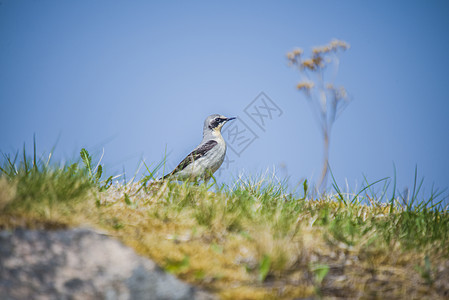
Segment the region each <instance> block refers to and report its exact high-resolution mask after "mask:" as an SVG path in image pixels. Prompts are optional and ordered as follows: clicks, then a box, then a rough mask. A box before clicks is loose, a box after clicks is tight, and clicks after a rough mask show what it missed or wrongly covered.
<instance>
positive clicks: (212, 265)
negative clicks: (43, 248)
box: [0, 151, 449, 299]
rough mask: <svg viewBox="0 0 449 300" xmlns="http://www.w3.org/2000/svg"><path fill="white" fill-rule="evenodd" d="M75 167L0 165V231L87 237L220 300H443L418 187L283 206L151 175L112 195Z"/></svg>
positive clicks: (270, 190)
mask: <svg viewBox="0 0 449 300" xmlns="http://www.w3.org/2000/svg"><path fill="white" fill-rule="evenodd" d="M81 156H82V161H81V162H79V163H73V164H68V165H57V164H51V163H50V162H49V161H47V160H44V159H38V158H37V157H36V154H35V153H34V154H33V157H27V156H26V154H23V155H20V157H19V155H15V156H8V155H3V158H2V163H1V164H0V166H1V170H0V172H1V175H0V228H1V229H13V228H15V227H28V228H47V229H57V228H64V227H71V226H91V227H94V228H97V229H98V230H100V231H103V232H106V233H108V234H109V235H111V236H114V237H116V238H118V239H120V240H121V241H123V242H124V243H125V244H127V245H129V246H130V247H132V248H134V249H135V250H136V251H137V252H138V253H140V254H141V255H143V256H147V257H149V258H151V259H153V260H154V261H156V262H157V263H158V264H159V265H160V266H162V267H163V268H164V269H165V270H167V271H168V272H171V273H173V274H175V275H176V276H178V277H179V278H181V279H183V280H185V281H187V282H190V283H192V284H195V285H198V286H201V287H203V288H204V289H206V290H209V291H211V292H213V293H215V294H217V295H219V296H220V297H221V298H223V299H292V298H306V297H317V298H319V297H323V298H333V297H343V298H366V299H371V298H383V299H385V298H416V299H438V298H441V299H443V298H447V297H449V239H448V237H449V215H448V211H447V209H446V208H444V207H443V206H442V205H441V204H438V199H439V196H441V194H440V193H433V194H432V195H431V196H430V198H429V199H419V197H418V190H419V186H420V185H419V183H418V184H415V188H414V191H413V193H412V196H411V197H410V200H409V201H408V202H407V203H404V201H403V199H401V197H398V196H397V195H395V194H394V193H393V195H391V196H390V197H389V198H386V195H385V194H384V193H380V196H378V195H377V194H376V193H375V192H372V191H371V189H372V188H373V187H372V186H368V187H367V188H366V189H363V190H361V191H360V192H359V193H358V194H357V195H356V194H352V195H350V194H343V193H342V192H341V191H340V190H339V188H338V187H337V186H334V191H335V192H334V193H329V194H326V195H320V196H312V195H311V194H310V193H309V191H308V186H307V182H305V183H304V184H303V190H302V191H301V192H300V193H294V194H291V193H289V192H288V189H287V187H286V186H285V184H284V183H282V182H279V181H278V180H276V179H275V178H263V177H262V178H256V179H251V178H245V179H238V180H236V181H235V183H234V186H219V185H217V184H210V185H205V184H201V185H193V184H187V183H177V182H167V181H164V182H158V183H154V182H152V180H151V177H152V174H153V173H154V172H155V171H156V170H157V167H156V168H155V169H153V170H148V173H149V175H148V176H146V177H144V178H142V180H140V181H137V180H135V181H134V182H131V183H128V184H123V183H122V184H119V183H116V184H113V185H111V182H112V181H111V180H112V178H108V179H107V180H104V179H103V178H102V174H101V173H102V170H101V166H100V165H98V166H94V164H93V163H92V159H91V158H90V156H89V154H88V153H87V151H84V152H82V153H81ZM385 199H387V201H385ZM381 200H382V201H381Z"/></svg>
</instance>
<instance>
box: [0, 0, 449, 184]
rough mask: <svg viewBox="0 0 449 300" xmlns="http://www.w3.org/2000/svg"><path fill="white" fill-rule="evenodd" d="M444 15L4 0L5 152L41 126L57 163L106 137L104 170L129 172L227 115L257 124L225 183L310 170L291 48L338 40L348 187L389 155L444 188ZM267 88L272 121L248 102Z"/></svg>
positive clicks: (173, 157) (232, 4)
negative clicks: (257, 115)
mask: <svg viewBox="0 0 449 300" xmlns="http://www.w3.org/2000/svg"><path fill="white" fill-rule="evenodd" d="M448 16H449V5H448V4H447V2H446V1H427V2H424V1H363V2H362V1H244V2H242V1H227V2H218V1H195V2H186V1H164V2H162V1H161V2H151V1H24V0H23V1H22V0H20V1H13V0H3V1H1V5H0V101H1V115H2V127H1V131H0V151H2V152H3V153H11V152H15V151H17V150H19V149H21V148H22V146H23V143H24V142H25V143H27V145H28V146H29V147H30V148H31V145H32V140H33V134H35V135H36V140H37V146H38V152H40V153H43V152H46V153H48V152H49V151H50V150H51V148H52V147H53V146H54V145H55V143H57V146H56V150H55V156H56V159H57V160H59V159H62V160H64V159H65V160H70V159H73V158H75V157H77V155H78V153H79V150H80V149H81V148H82V147H85V148H87V149H88V150H89V151H90V152H92V153H95V154H96V155H99V154H101V152H102V149H103V148H104V153H105V154H104V157H103V161H102V162H103V163H104V164H105V167H106V169H107V170H109V172H111V173H115V174H117V173H120V172H122V170H123V169H125V170H126V173H127V177H128V178H129V177H132V176H133V175H134V172H135V171H136V169H137V166H138V165H139V162H140V161H142V159H145V161H146V162H147V163H157V162H159V161H160V160H161V159H162V158H163V156H164V152H165V149H167V153H168V157H167V166H169V167H170V166H175V165H176V164H177V163H178V162H179V161H180V160H182V159H183V158H184V156H185V155H186V154H188V153H189V151H190V150H192V149H193V148H194V147H195V146H196V145H197V144H198V143H199V142H200V141H201V137H202V132H201V130H202V125H203V121H204V119H205V117H206V116H208V115H209V114H212V113H219V114H224V115H227V116H238V117H239V118H240V120H242V121H243V122H244V123H245V124H246V125H247V127H248V128H249V129H251V130H252V132H253V136H257V138H256V139H254V141H253V142H252V143H251V144H250V145H249V146H248V147H247V148H246V149H244V151H243V152H241V153H240V156H238V155H236V154H235V153H231V152H230V151H229V149H228V154H229V155H230V159H231V160H232V161H233V162H232V163H231V164H229V165H227V166H226V167H223V169H222V172H221V173H220V175H219V177H218V179H219V181H221V182H229V180H230V178H231V177H232V176H235V175H237V174H239V173H241V172H245V174H257V173H259V172H261V171H263V170H266V169H267V168H270V169H272V168H273V167H274V168H276V170H277V173H278V175H279V176H281V177H284V176H289V177H290V181H291V183H292V185H294V184H295V183H297V182H299V181H300V180H302V179H304V178H308V179H309V180H311V181H317V180H318V178H319V173H320V169H321V156H322V144H321V136H320V132H319V130H318V127H317V124H316V123H315V121H314V119H313V117H312V115H311V111H310V109H309V106H308V105H307V104H306V102H305V99H304V97H303V95H302V94H300V93H299V92H298V91H297V90H296V89H295V86H296V84H297V82H298V81H299V79H300V78H299V74H298V72H297V71H296V70H294V69H293V68H291V67H289V66H288V64H287V60H286V57H285V54H286V53H287V52H288V51H291V50H292V49H294V48H295V47H302V48H303V49H305V50H307V51H308V50H310V49H311V47H313V46H319V45H323V44H326V43H328V42H329V41H330V40H332V39H334V38H338V39H342V40H345V41H346V42H348V43H349V44H350V45H351V48H350V49H349V50H348V51H347V52H345V53H344V54H343V55H342V56H341V65H340V69H339V74H338V77H337V82H336V83H337V84H342V85H344V86H345V87H346V89H347V90H348V92H349V94H350V96H351V98H352V99H353V101H352V102H351V104H350V105H349V106H348V107H347V109H346V110H345V111H344V112H343V114H342V115H341V117H340V119H338V121H337V122H336V124H335V126H334V129H333V133H332V137H331V138H332V141H331V154H330V159H331V161H330V162H331V167H332V170H333V172H334V175H335V176H336V178H337V180H338V182H339V184H341V185H344V182H345V179H347V181H348V183H349V185H350V186H351V187H353V188H355V187H356V186H360V184H361V183H362V181H363V174H364V175H366V176H367V178H368V180H369V181H375V180H377V179H380V178H383V177H386V176H393V163H394V164H395V165H396V168H397V180H398V188H399V189H400V190H402V189H403V188H404V187H406V186H411V185H412V184H413V176H414V168H415V165H417V166H418V171H419V174H420V175H421V176H424V177H425V185H424V187H425V188H426V189H427V190H429V189H430V187H431V185H432V184H433V183H434V184H435V186H436V187H440V188H445V187H449V156H448V154H449V134H448V130H449V118H448V116H449V94H448V90H447V87H448V84H449V76H448V75H447V70H448V69H449V58H448V53H449V18H448ZM261 92H264V93H265V95H266V96H267V97H268V98H269V99H271V100H272V102H273V103H275V104H276V105H277V107H278V108H279V113H277V114H276V115H273V117H272V119H271V120H270V119H267V120H266V121H267V122H266V124H265V125H264V126H265V127H264V128H261V127H259V126H258V125H257V124H256V122H254V121H253V120H251V118H249V116H248V115H247V114H246V113H245V108H246V107H248V106H251V103H253V104H254V102H253V101H254V100H255V98H256V97H257V96H258V95H259V94H260V93H261ZM256 101H257V99H256ZM281 112H282V113H281ZM279 114H280V115H279ZM228 125H230V124H228ZM228 125H227V126H228ZM227 138H228V137H226V135H225V139H227Z"/></svg>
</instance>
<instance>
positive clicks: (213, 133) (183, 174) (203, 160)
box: [162, 114, 236, 182]
mask: <svg viewBox="0 0 449 300" xmlns="http://www.w3.org/2000/svg"><path fill="white" fill-rule="evenodd" d="M234 119H236V118H235V117H231V118H227V117H225V116H223V115H219V114H213V115H210V116H208V117H207V118H206V120H205V121H204V127H203V140H202V141H201V143H200V144H199V145H198V146H197V147H196V148H195V149H194V150H193V151H192V152H190V154H189V155H187V157H186V158H184V159H183V160H182V161H181V162H180V163H179V164H178V166H177V167H176V168H175V169H174V170H173V171H172V172H170V173H169V174H167V175H165V176H164V177H162V179H175V180H181V181H195V182H198V181H199V180H203V181H204V182H208V181H209V179H210V178H211V177H212V175H213V174H214V173H215V171H217V170H218V168H220V166H221V164H222V163H223V160H224V158H225V155H226V143H225V141H224V139H223V137H222V135H221V128H222V127H223V125H224V124H226V123H227V122H229V121H231V120H234Z"/></svg>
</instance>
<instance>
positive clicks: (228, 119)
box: [226, 117, 236, 122]
mask: <svg viewBox="0 0 449 300" xmlns="http://www.w3.org/2000/svg"><path fill="white" fill-rule="evenodd" d="M234 119H236V117H232V118H227V119H226V122H227V121H231V120H234Z"/></svg>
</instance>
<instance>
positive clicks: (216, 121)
mask: <svg viewBox="0 0 449 300" xmlns="http://www.w3.org/2000/svg"><path fill="white" fill-rule="evenodd" d="M234 119H235V117H232V118H227V117H225V116H223V115H218V114H214V115H210V116H209V117H207V118H206V120H205V121H204V133H206V132H214V133H220V132H221V128H222V127H223V125H224V124H226V123H227V122H228V121H231V120H234Z"/></svg>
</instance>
